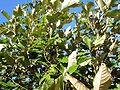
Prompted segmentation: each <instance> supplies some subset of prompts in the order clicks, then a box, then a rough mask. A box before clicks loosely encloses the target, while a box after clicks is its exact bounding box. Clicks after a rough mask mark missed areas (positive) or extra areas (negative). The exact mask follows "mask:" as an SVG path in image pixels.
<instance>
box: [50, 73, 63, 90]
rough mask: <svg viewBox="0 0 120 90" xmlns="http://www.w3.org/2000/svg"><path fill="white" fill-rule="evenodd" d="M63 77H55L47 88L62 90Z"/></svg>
mask: <svg viewBox="0 0 120 90" xmlns="http://www.w3.org/2000/svg"><path fill="white" fill-rule="evenodd" d="M63 79H64V77H63V76H62V75H61V76H59V77H58V78H57V79H55V81H54V83H53V84H52V85H51V86H50V87H49V88H48V90H64V87H63V86H64V83H63Z"/></svg>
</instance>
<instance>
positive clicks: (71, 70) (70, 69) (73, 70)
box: [67, 64, 78, 74]
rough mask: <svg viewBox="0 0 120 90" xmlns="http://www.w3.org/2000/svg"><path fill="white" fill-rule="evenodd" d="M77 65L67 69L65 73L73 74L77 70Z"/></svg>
mask: <svg viewBox="0 0 120 90" xmlns="http://www.w3.org/2000/svg"><path fill="white" fill-rule="evenodd" d="M77 67H78V65H77V64H74V65H72V66H71V67H69V69H68V70H67V72H69V73H70V74H72V73H73V72H75V71H76V70H77Z"/></svg>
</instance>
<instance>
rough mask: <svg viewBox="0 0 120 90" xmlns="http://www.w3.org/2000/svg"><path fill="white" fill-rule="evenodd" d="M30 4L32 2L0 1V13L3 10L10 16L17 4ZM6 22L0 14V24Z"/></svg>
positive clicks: (25, 0)
mask: <svg viewBox="0 0 120 90" xmlns="http://www.w3.org/2000/svg"><path fill="white" fill-rule="evenodd" d="M27 1H29V2H31V1H32V0H0V11H1V10H5V11H6V12H7V13H9V14H10V16H11V15H12V11H13V9H14V8H15V6H17V5H18V4H20V5H21V4H24V3H27ZM5 21H7V19H6V18H5V17H4V16H3V15H2V14H1V13H0V23H2V22H5Z"/></svg>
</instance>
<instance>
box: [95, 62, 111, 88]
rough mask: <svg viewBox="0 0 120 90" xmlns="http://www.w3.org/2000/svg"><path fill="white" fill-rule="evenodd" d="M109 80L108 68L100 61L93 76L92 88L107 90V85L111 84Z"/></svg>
mask: <svg viewBox="0 0 120 90" xmlns="http://www.w3.org/2000/svg"><path fill="white" fill-rule="evenodd" d="M111 80H112V76H111V74H110V72H109V71H108V68H107V67H106V65H105V63H102V64H101V66H100V68H99V71H98V72H97V74H96V75H95V78H94V82H93V85H94V90H108V87H109V86H110V85H111Z"/></svg>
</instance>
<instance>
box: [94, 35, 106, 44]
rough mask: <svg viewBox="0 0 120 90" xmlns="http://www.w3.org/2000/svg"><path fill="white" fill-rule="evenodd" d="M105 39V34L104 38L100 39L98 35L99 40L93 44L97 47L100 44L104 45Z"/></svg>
mask: <svg viewBox="0 0 120 90" xmlns="http://www.w3.org/2000/svg"><path fill="white" fill-rule="evenodd" d="M105 39H106V34H104V35H103V36H102V37H100V36H99V35H98V34H97V38H96V40H95V41H94V42H93V44H94V45H95V46H97V45H99V44H103V43H104V41H105Z"/></svg>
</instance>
